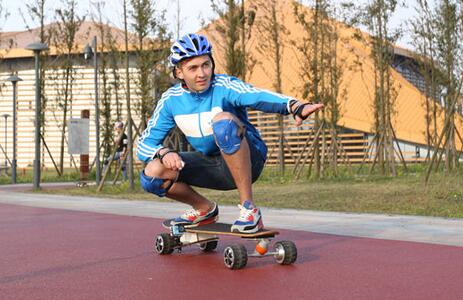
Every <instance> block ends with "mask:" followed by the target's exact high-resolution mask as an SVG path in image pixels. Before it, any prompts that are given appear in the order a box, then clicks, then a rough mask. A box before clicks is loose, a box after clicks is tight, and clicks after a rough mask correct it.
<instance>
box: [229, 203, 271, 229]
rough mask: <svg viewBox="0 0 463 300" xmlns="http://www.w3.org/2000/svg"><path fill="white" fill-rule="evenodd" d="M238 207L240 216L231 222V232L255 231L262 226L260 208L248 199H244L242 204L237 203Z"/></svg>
mask: <svg viewBox="0 0 463 300" xmlns="http://www.w3.org/2000/svg"><path fill="white" fill-rule="evenodd" d="M238 207H239V208H240V216H239V218H238V220H236V221H235V223H233V225H232V227H231V231H232V232H241V233H255V232H257V231H259V230H261V229H262V228H263V227H264V225H263V223H262V214H261V213H260V209H258V208H257V207H255V206H254V205H253V204H252V203H251V202H250V201H244V203H243V205H240V204H238Z"/></svg>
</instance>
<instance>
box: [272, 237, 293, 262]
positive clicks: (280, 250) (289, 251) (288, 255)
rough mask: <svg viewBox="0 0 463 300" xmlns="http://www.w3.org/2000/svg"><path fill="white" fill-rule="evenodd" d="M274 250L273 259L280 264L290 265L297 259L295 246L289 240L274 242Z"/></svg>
mask: <svg viewBox="0 0 463 300" xmlns="http://www.w3.org/2000/svg"><path fill="white" fill-rule="evenodd" d="M275 252H276V254H275V259H276V261H277V263H279V264H280V265H290V264H292V263H294V262H295V261H296V259H297V248H296V245H295V244H294V243H293V242H291V241H281V242H277V243H275Z"/></svg>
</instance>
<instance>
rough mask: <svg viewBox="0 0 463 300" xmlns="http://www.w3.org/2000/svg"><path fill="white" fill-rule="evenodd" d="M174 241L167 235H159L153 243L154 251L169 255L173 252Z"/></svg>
mask: <svg viewBox="0 0 463 300" xmlns="http://www.w3.org/2000/svg"><path fill="white" fill-rule="evenodd" d="M174 247H175V239H174V238H173V237H172V236H171V235H170V234H168V233H161V234H158V235H157V236H156V239H155V241H154V251H156V252H157V253H158V254H161V255H163V254H171V253H172V252H174Z"/></svg>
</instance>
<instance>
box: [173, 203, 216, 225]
mask: <svg viewBox="0 0 463 300" xmlns="http://www.w3.org/2000/svg"><path fill="white" fill-rule="evenodd" d="M213 204H214V207H213V208H212V209H211V210H210V211H206V212H205V211H200V210H195V209H190V210H188V211H187V212H185V213H184V214H182V215H181V216H180V217H178V218H175V219H174V220H172V221H171V222H170V224H171V225H184V226H187V227H188V226H199V225H206V224H211V223H214V222H216V221H217V220H218V219H219V207H218V206H217V203H215V202H213Z"/></svg>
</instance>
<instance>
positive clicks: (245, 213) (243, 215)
mask: <svg viewBox="0 0 463 300" xmlns="http://www.w3.org/2000/svg"><path fill="white" fill-rule="evenodd" d="M238 208H239V209H240V216H239V218H238V220H240V221H247V220H248V218H249V216H250V215H252V214H253V211H254V209H247V208H246V207H244V206H242V205H241V204H238Z"/></svg>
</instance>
